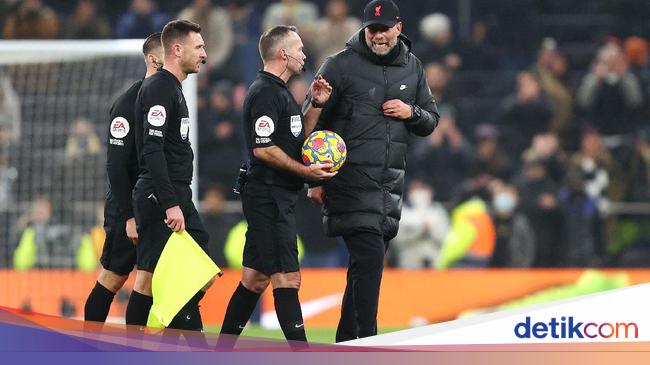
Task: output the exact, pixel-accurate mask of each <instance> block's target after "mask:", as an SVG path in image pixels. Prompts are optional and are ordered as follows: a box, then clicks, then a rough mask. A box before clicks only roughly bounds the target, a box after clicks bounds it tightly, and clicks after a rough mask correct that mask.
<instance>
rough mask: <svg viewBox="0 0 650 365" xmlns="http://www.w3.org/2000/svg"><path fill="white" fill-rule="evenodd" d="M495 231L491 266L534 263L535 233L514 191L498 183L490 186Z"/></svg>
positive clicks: (506, 185) (520, 265)
mask: <svg viewBox="0 0 650 365" xmlns="http://www.w3.org/2000/svg"><path fill="white" fill-rule="evenodd" d="M490 191H491V193H492V206H491V208H492V210H491V211H492V220H493V222H494V226H495V230H496V242H495V246H494V253H493V254H492V259H491V261H490V266H491V267H531V266H532V265H533V262H534V261H535V251H536V242H535V231H534V230H533V227H532V225H531V223H530V220H529V219H528V216H526V214H525V213H524V212H523V211H522V210H521V209H520V207H519V196H518V195H517V189H516V188H515V187H514V186H512V185H508V184H504V183H502V182H501V181H495V182H493V183H492V184H491V186H490Z"/></svg>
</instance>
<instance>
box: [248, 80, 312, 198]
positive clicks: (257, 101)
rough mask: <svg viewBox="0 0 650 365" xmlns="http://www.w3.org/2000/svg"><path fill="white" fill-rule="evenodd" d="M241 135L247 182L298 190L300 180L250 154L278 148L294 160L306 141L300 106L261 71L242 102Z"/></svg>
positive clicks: (278, 82) (280, 82) (281, 83)
mask: <svg viewBox="0 0 650 365" xmlns="http://www.w3.org/2000/svg"><path fill="white" fill-rule="evenodd" d="M244 136H245V139H246V147H247V148H248V159H249V167H250V172H249V180H250V181H256V182H259V183H263V184H268V185H276V186H282V187H286V188H290V189H296V190H299V189H301V188H302V187H303V184H304V182H303V179H302V177H300V176H298V175H296V174H293V173H291V172H289V171H287V170H282V169H276V168H274V167H271V166H268V165H267V164H266V163H265V162H264V161H262V160H260V159H258V158H256V157H255V156H254V155H253V149H254V148H258V147H268V146H273V145H275V146H278V147H279V148H280V149H282V151H284V153H286V154H287V155H289V157H291V158H293V159H294V160H296V161H300V162H301V163H302V159H301V147H302V143H303V142H304V140H305V132H304V129H303V115H302V111H301V108H300V106H299V105H298V103H296V101H295V99H294V98H293V96H292V95H291V93H290V92H289V89H288V87H287V84H286V83H285V82H284V81H283V80H282V79H280V78H279V77H277V76H275V75H273V74H271V73H268V72H266V71H260V72H259V75H258V77H257V79H255V81H254V82H253V83H252V84H251V86H250V88H249V89H248V93H247V94H246V99H245V101H244Z"/></svg>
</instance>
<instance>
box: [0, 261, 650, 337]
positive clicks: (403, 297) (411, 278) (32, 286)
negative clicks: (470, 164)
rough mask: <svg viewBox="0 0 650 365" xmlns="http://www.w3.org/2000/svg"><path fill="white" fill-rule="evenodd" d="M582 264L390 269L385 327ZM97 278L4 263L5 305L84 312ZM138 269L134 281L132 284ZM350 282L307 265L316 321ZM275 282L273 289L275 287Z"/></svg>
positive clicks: (632, 273)
mask: <svg viewBox="0 0 650 365" xmlns="http://www.w3.org/2000/svg"><path fill="white" fill-rule="evenodd" d="M583 271H584V270H582V269H553V270H451V271H446V272H438V271H400V270H386V271H385V272H384V279H383V282H382V288H381V296H380V302H379V318H378V321H379V325H380V326H391V327H393V326H395V327H400V326H408V325H409V324H410V323H411V322H414V321H416V320H417V321H420V320H426V321H427V322H440V321H446V320H450V319H454V318H455V317H456V316H457V315H458V314H459V313H460V312H462V311H464V310H467V309H472V308H479V307H488V306H494V305H498V304H500V303H503V302H505V301H508V300H512V299H516V298H520V297H522V296H525V295H528V294H532V293H535V292H537V291H539V290H543V289H547V288H549V287H553V286H558V285H565V284H569V283H573V282H574V281H575V280H576V279H577V278H578V277H579V276H580V274H581V273H582V272H583ZM604 271H605V272H607V273H618V272H625V273H627V274H628V276H629V278H630V282H631V283H632V284H640V283H645V282H650V270H647V269H638V270H604ZM240 275H241V274H240V272H239V271H236V270H225V275H224V276H223V277H221V278H219V279H218V280H217V281H216V283H215V284H214V286H213V287H212V289H211V290H210V291H209V292H208V294H207V295H206V297H205V299H204V300H203V301H202V304H201V311H202V314H203V317H204V321H205V322H206V323H207V324H217V325H218V324H220V323H221V321H222V320H223V315H224V312H225V309H226V306H227V304H228V300H229V299H230V295H231V294H232V292H233V290H234V289H235V288H236V286H237V284H238V283H239V279H240ZM95 279H96V274H95V273H90V274H89V273H82V272H77V271H72V270H49V271H29V272H14V271H9V270H0V306H5V307H11V308H21V307H23V306H24V305H26V304H29V305H30V307H31V309H32V310H33V311H35V312H38V313H43V314H51V315H57V316H58V315H61V305H62V302H63V300H64V299H66V300H67V301H68V302H69V304H71V305H72V307H74V309H75V311H74V313H75V314H74V315H75V316H82V315H83V306H84V303H85V300H86V296H87V295H88V293H89V291H90V290H91V289H92V287H93V285H94V283H95ZM132 282H133V275H132V277H131V278H129V281H128V282H127V284H126V287H127V288H129V289H128V290H129V291H130V288H131V285H132ZM344 286H345V271H344V270H340V269H332V270H329V269H323V270H320V269H318V270H317V269H305V270H303V271H302V287H301V290H300V300H301V302H302V303H303V308H305V305H308V306H309V309H308V310H306V309H303V310H304V313H305V317H306V318H305V320H306V324H307V325H308V326H313V327H333V326H335V325H336V323H337V321H338V315H339V311H340V299H338V296H341V295H342V294H343V289H344ZM269 289H270V288H269ZM262 300H263V302H262V309H263V311H264V312H269V311H273V294H272V291H271V290H268V291H267V292H266V293H265V294H264V296H263V298H262ZM124 305H125V302H122V303H119V302H117V301H116V305H114V306H113V308H112V309H111V313H110V316H115V317H123V316H124V309H125V308H124Z"/></svg>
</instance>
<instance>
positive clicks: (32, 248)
mask: <svg viewBox="0 0 650 365" xmlns="http://www.w3.org/2000/svg"><path fill="white" fill-rule="evenodd" d="M17 232H19V236H20V240H19V242H18V246H17V247H16V250H15V251H14V268H15V269H16V270H29V269H32V268H44V269H51V268H72V267H73V266H74V254H73V252H74V250H73V247H72V242H73V241H74V238H73V237H72V232H71V230H70V228H69V227H66V226H62V225H57V224H55V223H53V222H52V204H51V203H50V201H49V199H47V198H44V197H41V198H38V199H36V200H34V201H33V202H32V206H31V208H30V210H29V212H28V213H27V214H26V215H24V216H23V217H21V218H20V219H19V220H18V223H17Z"/></svg>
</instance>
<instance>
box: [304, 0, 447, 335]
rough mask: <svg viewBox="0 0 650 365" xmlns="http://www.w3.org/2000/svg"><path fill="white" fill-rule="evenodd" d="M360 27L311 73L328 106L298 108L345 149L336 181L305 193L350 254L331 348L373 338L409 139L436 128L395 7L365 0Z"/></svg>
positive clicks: (435, 112) (398, 211)
mask: <svg viewBox="0 0 650 365" xmlns="http://www.w3.org/2000/svg"><path fill="white" fill-rule="evenodd" d="M363 20H364V22H363V29H362V30H361V31H360V32H359V33H357V34H356V35H354V36H352V38H351V39H350V40H349V41H348V43H347V45H346V48H345V49H344V50H342V51H341V52H339V53H337V54H335V55H333V56H331V57H329V58H327V59H326V60H325V62H324V63H323V65H322V66H321V68H320V70H319V72H318V74H319V75H322V76H323V77H324V78H325V79H326V80H328V82H329V83H330V85H332V95H331V97H330V99H329V101H328V102H327V103H325V104H324V105H319V104H318V103H315V102H313V101H312V98H311V97H310V96H308V98H307V100H306V101H305V104H304V106H303V110H304V111H307V110H308V109H309V108H322V111H321V114H320V118H319V121H318V124H317V125H316V126H315V129H328V130H333V131H335V132H337V133H338V134H340V135H341V137H343V139H344V140H345V143H346V144H347V148H348V154H347V162H346V164H345V165H344V166H343V167H342V168H341V170H340V171H339V174H338V175H337V176H336V177H334V178H333V179H331V180H329V181H328V182H326V183H325V184H324V185H322V186H318V187H312V188H311V189H310V190H309V197H310V198H311V199H312V201H314V202H315V203H317V204H324V209H323V213H324V219H323V221H324V225H325V229H326V231H327V233H328V235H330V236H343V239H344V240H345V243H346V246H347V248H348V250H349V252H350V261H349V266H348V276H347V286H346V289H345V295H344V297H343V304H342V308H341V319H340V321H339V326H338V329H337V333H336V341H337V342H341V341H346V340H351V339H354V338H360V337H367V336H372V335H375V334H376V333H377V307H378V302H379V287H380V283H381V276H382V271H383V262H384V254H385V252H386V249H387V243H388V241H389V240H390V239H391V238H393V237H395V235H396V234H397V229H398V226H399V219H400V214H401V208H402V194H403V191H404V170H405V168H406V150H407V145H408V141H409V137H410V136H411V135H417V136H427V135H429V134H431V132H432V131H433V129H434V128H435V126H436V125H437V122H438V110H437V108H436V104H435V101H434V100H433V98H432V96H431V92H430V90H429V88H428V86H427V80H426V77H425V74H424V71H423V67H422V63H421V62H420V60H418V59H417V58H416V57H415V56H414V55H413V54H411V52H410V47H411V42H410V41H409V40H408V39H407V38H406V37H405V36H404V35H402V34H401V31H402V23H401V21H400V18H399V9H398V8H397V5H395V3H393V2H392V1H390V0H374V1H371V2H370V3H368V4H367V5H366V7H365V9H364V18H363ZM311 128H314V126H306V128H305V129H306V130H307V131H310V130H311Z"/></svg>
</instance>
